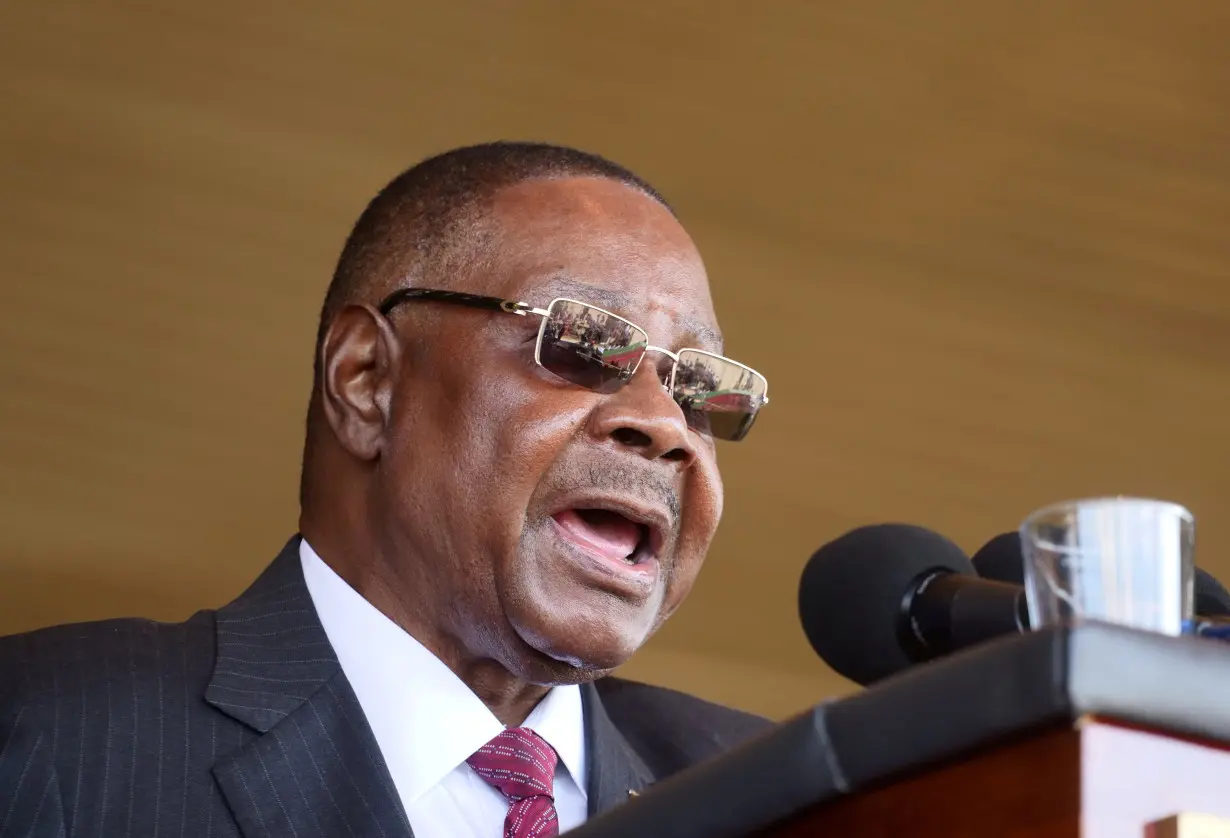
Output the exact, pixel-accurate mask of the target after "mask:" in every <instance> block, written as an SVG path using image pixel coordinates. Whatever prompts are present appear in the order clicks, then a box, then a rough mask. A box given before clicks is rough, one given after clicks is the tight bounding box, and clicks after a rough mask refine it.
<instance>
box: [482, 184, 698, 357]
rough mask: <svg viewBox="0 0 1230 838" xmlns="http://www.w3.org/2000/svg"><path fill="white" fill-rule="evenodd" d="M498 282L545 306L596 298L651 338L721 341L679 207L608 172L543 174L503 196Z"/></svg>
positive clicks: (493, 268)
mask: <svg viewBox="0 0 1230 838" xmlns="http://www.w3.org/2000/svg"><path fill="white" fill-rule="evenodd" d="M493 216H494V220H495V221H496V226H497V234H496V240H495V242H494V243H495V245H496V246H495V249H494V250H495V252H494V256H495V259H494V261H493V263H492V264H490V265H488V270H489V271H490V276H489V280H490V285H491V292H492V293H495V294H497V295H499V296H502V297H505V298H511V299H519V300H524V301H526V302H529V303H533V304H534V305H539V306H543V305H546V304H547V303H548V302H549V301H550V300H552V299H554V298H556V297H570V298H573V299H577V300H581V301H583V302H588V303H593V304H595V305H598V306H601V307H602V308H606V309H609V310H610V311H613V312H615V313H617V314H620V315H622V316H624V317H627V318H628V319H629V320H632V321H634V322H636V323H638V324H639V325H641V326H643V327H644V328H646V329H647V330H648V331H649V333H650V336H651V340H655V341H662V342H665V343H676V344H677V343H679V342H680V341H684V342H687V343H690V344H691V345H696V344H697V343H703V344H704V346H703V347H700V348H708V347H710V346H712V347H715V348H720V346H721V334H720V331H719V329H718V324H717V318H716V316H715V314H714V311H713V302H712V299H711V298H710V295H709V280H708V276H707V275H706V273H705V267H704V262H703V261H702V260H701V258H700V254H699V253H698V252H697V250H696V247H695V245H694V244H693V243H692V240H691V238H690V237H689V236H688V234H687V233H686V231H684V229H683V227H682V226H681V225H680V224H679V222H678V221H676V220H675V218H674V216H673V215H671V213H670V211H669V210H667V209H666V208H665V207H664V206H662V205H661V204H660V203H658V202H657V201H655V200H654V199H652V198H650V197H649V196H647V195H644V194H643V193H641V192H639V191H637V190H635V189H632V188H631V187H628V186H625V185H623V184H621V183H618V182H616V181H612V180H607V179H601V178H561V179H553V180H534V181H528V182H525V183H521V184H517V185H516V186H513V187H509V188H507V189H504V190H502V191H501V192H500V193H498V194H497V195H496V196H495V199H494V204H493Z"/></svg>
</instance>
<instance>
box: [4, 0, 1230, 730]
mask: <svg viewBox="0 0 1230 838" xmlns="http://www.w3.org/2000/svg"><path fill="white" fill-rule="evenodd" d="M1227 43H1230V4H1228V3H1226V2H1225V0H1206V1H1205V2H1198V1H1197V0H1190V2H1175V3H1161V2H1133V1H1131V0H1105V1H1104V2H1077V0H1044V1H1039V2H1030V3H1014V2H1008V0H990V1H988V0H961V1H960V2H946V3H939V2H936V3H918V2H914V1H913V0H829V2H824V3H817V2H810V1H809V0H793V2H786V0H782V2H774V3H762V4H752V3H734V2H699V0H695V2H662V1H661V0H655V2H653V3H626V2H597V0H591V1H590V2H581V3H573V4H568V3H563V2H543V1H541V0H540V1H539V2H517V3H513V2H479V1H478V0H467V2H448V3H443V2H440V3H398V2H392V0H383V1H382V2H371V3H366V4H344V3H342V2H340V0H339V2H333V3H329V2H322V1H321V0H317V2H294V3H291V2H282V3H273V2H266V3H241V2H238V1H237V0H225V2H213V3H208V4H201V3H187V2H153V0H150V2H136V0H130V1H129V2H111V3H100V2H97V0H90V1H89V2H69V0H40V2H38V3H24V4H23V3H8V4H3V6H0V272H2V276H3V280H2V284H0V394H2V395H0V477H2V480H0V544H2V547H0V632H7V631H16V630H21V629H26V628H31V627H34V626H37V625H41V624H45V623H50V622H58V621H68V620H78V619H86V618H95V617H102V616H112V615H120V614H128V613H140V614H145V615H149V616H153V617H158V618H167V619H178V618H182V617H184V616H186V615H187V614H188V613H190V612H191V611H193V610H195V609H197V608H200V607H211V606H216V605H219V604H221V603H223V602H225V601H226V600H228V599H229V598H231V597H232V596H234V595H235V594H237V593H238V592H239V591H240V590H241V589H242V588H243V587H244V586H245V585H246V584H247V582H248V581H249V580H251V579H252V578H253V577H255V575H256V574H257V573H258V572H259V571H260V570H261V568H262V567H263V566H264V565H265V564H266V563H267V562H268V561H270V560H271V559H272V557H273V556H274V554H275V552H276V551H277V550H278V548H279V547H281V545H282V543H283V541H284V540H285V539H286V538H287V537H288V536H289V535H291V534H292V533H293V531H294V527H295V519H296V512H297V508H296V497H295V492H296V486H297V480H298V463H299V454H300V445H301V424H302V417H303V412H304V406H305V401H306V398H307V393H308V387H309V383H310V382H309V377H310V360H311V357H310V356H311V345H312V338H313V329H314V325H315V320H316V316H317V312H318V306H319V304H320V299H321V296H322V294H323V291H324V288H325V286H326V284H327V282H328V278H329V275H330V272H331V270H332V265H333V260H334V258H335V257H336V254H337V252H338V249H339V247H340V245H341V242H342V240H343V238H344V236H345V234H346V232H347V230H348V227H349V225H350V223H351V222H352V221H353V219H354V217H355V216H356V215H357V213H358V212H359V211H360V209H361V208H362V206H363V204H364V203H365V202H366V201H367V199H368V198H369V197H370V196H371V195H372V194H373V193H374V191H375V190H376V189H378V188H379V187H380V186H381V185H382V184H383V183H384V182H385V181H386V180H387V179H388V178H389V177H391V176H392V175H393V174H395V173H396V172H398V171H400V170H401V169H402V168H404V167H406V166H407V165H409V164H411V163H413V162H415V161H416V160H417V159H419V158H421V157H423V156H426V155H428V154H430V153H433V152H437V151H440V150H443V149H445V148H448V147H451V146H455V145H459V144H464V143H469V142H475V141H480V140H487V139H494V138H528V139H548V140H553V141H559V142H564V143H569V144H575V145H579V146H582V147H584V148H587V149H590V150H594V151H598V152H600V153H603V154H606V155H609V156H611V157H613V158H615V159H617V160H619V161H620V162H623V163H625V164H626V165H629V166H631V167H632V168H634V169H636V170H637V171H639V172H640V173H642V174H644V175H645V176H647V177H648V178H649V179H650V180H651V181H653V182H654V183H655V184H657V185H658V186H659V187H660V188H661V189H662V190H664V191H665V192H666V194H667V195H668V196H669V197H670V198H671V199H672V200H673V201H674V202H675V203H676V205H677V206H678V207H679V208H680V209H681V212H682V214H683V217H684V219H685V221H686V223H687V224H688V226H689V227H690V229H691V230H692V232H693V233H694V235H695V236H696V238H697V239H698V241H699V243H700V246H701V249H702V251H703V252H704V253H705V254H706V255H707V259H708V262H709V265H710V269H711V274H712V278H713V284H714V290H715V295H716V298H717V302H718V306H719V311H720V312H723V313H724V315H723V318H724V328H725V330H726V332H727V334H728V338H729V346H730V351H731V352H732V353H733V354H735V355H737V356H738V357H739V358H741V359H743V360H746V361H747V362H748V363H751V364H752V365H754V366H756V367H758V368H760V369H761V370H763V371H764V372H765V373H767V375H768V376H769V378H770V380H771V382H772V397H773V404H772V406H771V407H770V409H769V410H768V412H767V413H766V414H765V416H764V417H763V419H762V420H761V424H760V425H759V426H758V428H757V432H756V434H755V435H753V437H751V438H750V439H749V440H748V442H747V443H746V444H745V445H739V446H728V447H725V448H724V449H723V451H722V458H723V465H724V470H725V475H726V480H727V488H728V500H727V510H728V512H727V517H726V520H725V522H724V524H723V528H722V531H721V533H720V535H719V539H718V542H717V544H716V546H715V548H714V550H713V552H712V554H711V556H710V559H709V565H708V567H707V569H706V571H705V574H704V575H703V576H702V581H701V583H700V585H699V586H698V588H697V589H696V591H695V593H694V595H693V597H692V599H691V600H690V601H689V603H688V605H687V606H686V607H685V608H684V609H683V611H682V612H681V613H680V614H679V616H678V617H677V618H676V619H675V620H674V621H673V622H672V623H671V624H670V625H669V626H668V627H667V628H666V629H665V630H664V631H663V633H662V634H661V635H660V636H659V637H657V638H656V639H654V640H653V641H652V642H651V644H650V645H649V646H648V647H647V648H646V649H645V651H644V652H643V653H642V654H641V655H640V656H639V657H638V658H637V659H636V660H635V661H634V662H633V663H632V664H631V665H630V666H629V667H628V673H629V674H631V675H634V676H639V677H642V678H646V679H649V680H652V681H656V682H659V683H665V684H668V685H673V686H677V687H680V688H683V689H688V690H692V691H694V692H697V693H699V694H701V695H705V696H708V697H710V698H713V699H716V700H720V701H725V702H728V703H731V704H735V705H738V706H742V707H745V708H748V709H752V710H759V711H761V712H765V713H769V714H773V715H777V716H780V715H784V714H786V713H789V712H791V711H794V710H797V709H800V708H802V707H804V706H807V705H809V704H811V703H814V702H816V701H818V700H820V699H822V698H824V697H826V696H829V695H833V694H836V693H839V692H842V691H844V690H847V689H849V688H850V687H849V685H848V684H845V683H843V682H842V681H840V680H839V679H837V678H836V677H835V676H833V675H832V674H831V673H829V672H828V671H827V670H826V669H825V668H824V667H823V665H822V664H821V663H820V662H819V661H817V660H816V659H815V658H814V656H813V655H812V654H811V652H810V650H809V648H808V647H807V644H806V641H805V640H804V639H803V637H802V633H801V631H800V630H799V629H798V627H797V618H796V613H795V586H796V582H797V578H798V573H799V570H800V569H801V567H802V565H803V563H804V562H805V561H806V559H807V557H808V556H809V555H810V553H811V551H812V550H813V549H814V548H815V547H817V546H818V545H820V544H821V543H822V542H824V541H826V540H828V539H830V538H832V537H834V536H836V535H838V534H840V533H841V532H843V531H845V530H847V529H849V528H851V527H854V526H857V525H860V524H864V523H870V522H877V521H885V520H904V521H910V522H914V523H919V524H923V525H926V526H929V527H932V528H934V529H937V530H939V531H941V532H944V533H946V534H949V535H950V536H951V537H953V538H955V539H956V540H958V541H959V542H960V543H961V544H962V545H963V546H965V547H966V548H967V549H968V550H970V551H971V552H972V551H973V550H975V549H977V547H978V546H980V545H981V544H982V543H983V542H984V541H985V540H986V539H987V538H989V537H990V536H992V535H994V534H996V533H998V532H1001V531H1004V530H1008V529H1012V528H1014V527H1015V526H1016V525H1017V523H1018V521H1019V520H1020V519H1021V517H1023V516H1024V515H1025V514H1026V513H1027V512H1028V511H1029V510H1030V509H1031V508H1033V507H1036V506H1038V505H1041V504H1043V503H1045V502H1047V501H1051V500H1057V499H1060V498H1065V497H1070V496H1081V495H1089V494H1097V493H1139V494H1146V495H1152V496H1161V497H1165V498H1169V499H1173V500H1177V501H1180V502H1182V503H1184V504H1187V505H1188V506H1189V507H1191V508H1192V509H1193V510H1194V511H1195V513H1196V515H1197V517H1198V520H1199V525H1200V535H1199V556H1200V563H1201V564H1202V565H1203V566H1205V567H1206V568H1208V569H1210V570H1213V571H1214V572H1216V573H1218V574H1219V575H1220V576H1221V577H1222V578H1223V579H1226V580H1230V517H1228V515H1227V513H1228V511H1230V474H1228V471H1230V448H1228V446H1227V443H1226V431H1225V430H1224V429H1225V427H1226V424H1227V416H1230V285H1228V284H1227V283H1228V281H1227V273H1228V271H1230V227H1228V223H1230V60H1228V59H1227V48H1226V44H1227Z"/></svg>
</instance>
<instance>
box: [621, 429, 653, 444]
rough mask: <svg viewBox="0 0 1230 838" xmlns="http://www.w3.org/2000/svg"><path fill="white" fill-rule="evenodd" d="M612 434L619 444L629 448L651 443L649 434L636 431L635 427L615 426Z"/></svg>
mask: <svg viewBox="0 0 1230 838" xmlns="http://www.w3.org/2000/svg"><path fill="white" fill-rule="evenodd" d="M612 436H613V437H615V441H616V442H618V443H619V444H620V445H627V446H629V447H630V448H647V447H648V446H650V445H652V444H653V440H652V439H650V438H649V434H647V433H645V432H644V431H638V430H637V429H636V428H616V429H615V433H613V434H612Z"/></svg>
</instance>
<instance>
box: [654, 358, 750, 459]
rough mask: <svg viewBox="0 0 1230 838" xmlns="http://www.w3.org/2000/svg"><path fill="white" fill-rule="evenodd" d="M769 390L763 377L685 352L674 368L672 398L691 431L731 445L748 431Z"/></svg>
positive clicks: (730, 363) (720, 360) (729, 363)
mask: <svg viewBox="0 0 1230 838" xmlns="http://www.w3.org/2000/svg"><path fill="white" fill-rule="evenodd" d="M768 387H769V385H768V382H766V381H765V379H764V376H762V375H761V374H760V373H758V372H756V371H755V370H751V369H748V368H747V367H745V366H743V365H742V364H737V363H735V362H734V361H731V360H728V359H726V358H721V357H719V356H717V355H710V354H708V353H707V352H701V351H699V350H696V349H685V350H683V351H682V352H680V353H679V364H678V365H677V366H676V367H675V380H674V389H673V391H672V395H673V396H674V397H675V401H677V402H678V403H679V406H680V407H682V408H683V412H684V415H685V416H687V419H688V424H689V425H691V426H692V427H693V428H694V429H696V430H697V431H700V432H701V433H706V434H709V435H711V436H713V437H715V438H716V439H727V440H732V441H734V440H740V439H742V438H743V437H745V436H746V435H747V432H748V431H749V430H751V428H752V423H753V422H754V421H756V414H757V412H758V411H759V410H760V406H761V405H762V404H764V402H765V394H766V392H767V390H768Z"/></svg>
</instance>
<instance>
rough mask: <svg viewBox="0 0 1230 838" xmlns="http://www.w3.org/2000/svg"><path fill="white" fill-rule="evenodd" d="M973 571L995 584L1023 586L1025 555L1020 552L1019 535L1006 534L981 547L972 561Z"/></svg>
mask: <svg viewBox="0 0 1230 838" xmlns="http://www.w3.org/2000/svg"><path fill="white" fill-rule="evenodd" d="M972 561H973V563H974V570H975V571H977V572H978V575H979V576H981V577H982V578H983V579H991V580H993V581H995V582H1011V583H1012V584H1013V585H1024V584H1025V554H1024V553H1023V552H1022V551H1021V534H1020V533H1018V532H1006V533H1001V534H1000V535H997V536H995V537H994V538H992V539H991V540H990V541H988V542H987V543H986V544H984V545H982V548H981V549H979V551H978V552H977V553H975V554H974V558H973V559H972Z"/></svg>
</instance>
